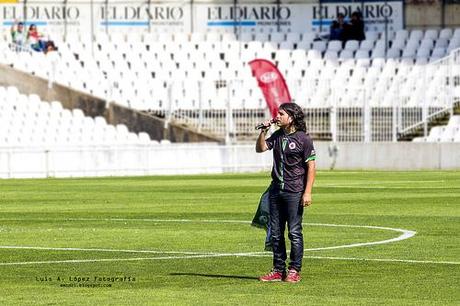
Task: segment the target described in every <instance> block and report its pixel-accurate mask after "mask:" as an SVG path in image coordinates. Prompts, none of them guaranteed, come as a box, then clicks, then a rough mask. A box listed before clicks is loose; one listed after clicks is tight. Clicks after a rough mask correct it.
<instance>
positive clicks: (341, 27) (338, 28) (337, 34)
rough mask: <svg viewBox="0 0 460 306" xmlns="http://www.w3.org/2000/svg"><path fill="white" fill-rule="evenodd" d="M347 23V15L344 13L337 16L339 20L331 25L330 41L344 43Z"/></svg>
mask: <svg viewBox="0 0 460 306" xmlns="http://www.w3.org/2000/svg"><path fill="white" fill-rule="evenodd" d="M347 25H348V24H347V23H346V22H345V15H344V14H342V13H339V14H338V15H337V19H336V20H334V21H333V22H332V24H331V28H330V35H329V40H340V41H344V40H345V36H344V32H345V28H346V27H347Z"/></svg>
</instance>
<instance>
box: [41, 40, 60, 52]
mask: <svg viewBox="0 0 460 306" xmlns="http://www.w3.org/2000/svg"><path fill="white" fill-rule="evenodd" d="M57 49H58V48H57V47H56V45H55V44H54V41H52V40H48V41H47V42H46V43H45V46H44V47H43V52H45V54H48V52H51V51H57Z"/></svg>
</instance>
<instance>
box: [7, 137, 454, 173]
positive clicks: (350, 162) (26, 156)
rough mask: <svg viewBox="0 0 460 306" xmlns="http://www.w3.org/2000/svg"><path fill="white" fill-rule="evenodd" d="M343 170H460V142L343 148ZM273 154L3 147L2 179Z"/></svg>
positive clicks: (240, 164)
mask: <svg viewBox="0 0 460 306" xmlns="http://www.w3.org/2000/svg"><path fill="white" fill-rule="evenodd" d="M331 146H332V144H331V143H329V142H317V143H315V147H316V151H317V154H318V155H317V156H318V158H317V165H318V169H329V168H330V167H331V165H332V164H333V158H332V157H331V156H330V155H329V148H330V147H331ZM337 147H338V154H337V159H336V164H335V169H337V170H351V169H365V170H372V169H375V170H421V169H433V170H448V169H460V143H410V142H408V143H369V144H366V143H339V144H338V145H337ZM271 165H272V156H271V152H265V153H260V154H258V153H255V151H254V145H235V146H220V145H217V144H162V145H150V146H142V145H137V146H122V147H121V146H119V147H117V146H97V147H94V146H88V147H73V148H72V147H66V148H62V147H61V148H59V147H52V148H40V147H37V148H33V149H32V148H22V149H21V148H1V149H0V178H32V177H38V178H43V177H85V176H124V175H158V174H200V173H224V172H257V171H269V170H270V168H271Z"/></svg>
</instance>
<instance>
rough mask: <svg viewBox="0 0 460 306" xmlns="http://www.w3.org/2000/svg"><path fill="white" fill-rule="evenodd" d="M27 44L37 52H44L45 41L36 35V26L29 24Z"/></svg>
mask: <svg viewBox="0 0 460 306" xmlns="http://www.w3.org/2000/svg"><path fill="white" fill-rule="evenodd" d="M27 43H28V44H29V46H30V47H31V48H32V49H33V50H35V51H37V52H42V51H45V41H44V40H43V35H42V34H40V33H38V31H37V25H36V24H31V25H30V27H29V31H28V32H27Z"/></svg>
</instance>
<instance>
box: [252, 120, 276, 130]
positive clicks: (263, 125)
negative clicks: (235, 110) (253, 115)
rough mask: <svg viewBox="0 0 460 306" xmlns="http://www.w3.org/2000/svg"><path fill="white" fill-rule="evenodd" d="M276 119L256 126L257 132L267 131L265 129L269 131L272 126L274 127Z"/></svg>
mask: <svg viewBox="0 0 460 306" xmlns="http://www.w3.org/2000/svg"><path fill="white" fill-rule="evenodd" d="M275 122H276V121H275V119H270V120H266V121H264V122H262V123H259V124H258V125H256V130H265V129H268V128H269V127H270V125H272V124H273V123H275Z"/></svg>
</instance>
